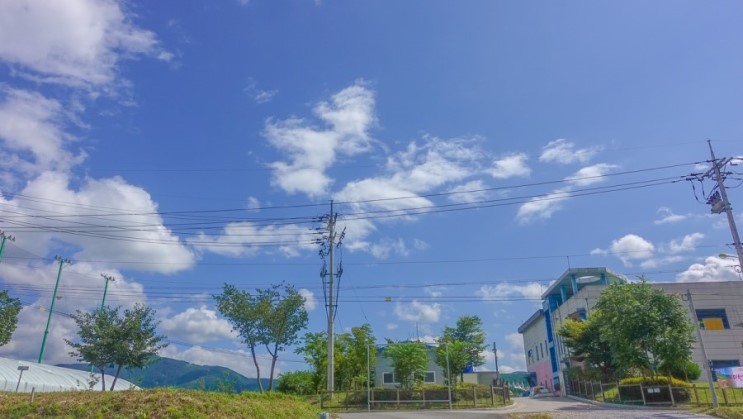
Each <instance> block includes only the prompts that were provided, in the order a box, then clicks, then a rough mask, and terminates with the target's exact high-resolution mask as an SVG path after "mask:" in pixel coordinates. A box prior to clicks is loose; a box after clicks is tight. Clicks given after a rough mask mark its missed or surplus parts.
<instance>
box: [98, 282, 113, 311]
mask: <svg viewBox="0 0 743 419" xmlns="http://www.w3.org/2000/svg"><path fill="white" fill-rule="evenodd" d="M101 277H102V278H103V279H105V280H106V285H105V286H104V287H103V301H101V310H103V306H104V304H106V293H107V292H108V283H109V282H113V281H116V278H114V277H113V276H111V275H106V274H101Z"/></svg>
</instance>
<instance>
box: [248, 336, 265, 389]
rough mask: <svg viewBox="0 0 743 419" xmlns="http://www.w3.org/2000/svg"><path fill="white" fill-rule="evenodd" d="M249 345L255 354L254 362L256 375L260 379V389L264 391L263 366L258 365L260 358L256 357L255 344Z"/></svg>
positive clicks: (252, 353) (251, 351)
mask: <svg viewBox="0 0 743 419" xmlns="http://www.w3.org/2000/svg"><path fill="white" fill-rule="evenodd" d="M249 346H250V354H251V355H252V356H253V364H255V376H256V379H257V380H258V391H260V392H261V393H263V383H262V382H261V367H259V366H258V358H256V355H255V346H254V345H249Z"/></svg>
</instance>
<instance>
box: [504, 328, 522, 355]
mask: <svg viewBox="0 0 743 419" xmlns="http://www.w3.org/2000/svg"><path fill="white" fill-rule="evenodd" d="M506 342H508V344H509V345H511V350H513V351H518V350H521V351H523V350H524V337H523V336H521V333H518V332H514V333H509V334H507V335H506Z"/></svg>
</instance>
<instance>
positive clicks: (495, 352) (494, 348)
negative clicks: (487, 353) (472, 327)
mask: <svg viewBox="0 0 743 419" xmlns="http://www.w3.org/2000/svg"><path fill="white" fill-rule="evenodd" d="M493 356H494V357H495V373H496V374H497V375H498V378H500V372H498V348H497V347H496V346H495V342H493Z"/></svg>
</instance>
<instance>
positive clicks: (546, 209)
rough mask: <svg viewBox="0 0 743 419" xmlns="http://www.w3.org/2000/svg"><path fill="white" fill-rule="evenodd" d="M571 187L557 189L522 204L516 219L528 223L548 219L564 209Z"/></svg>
mask: <svg viewBox="0 0 743 419" xmlns="http://www.w3.org/2000/svg"><path fill="white" fill-rule="evenodd" d="M569 193H570V188H560V189H556V190H555V191H553V192H551V193H549V194H547V195H544V196H540V197H536V198H532V199H531V200H530V201H529V202H526V203H524V204H521V206H520V207H519V210H518V212H517V213H516V219H517V220H518V222H519V223H521V224H528V223H531V222H533V221H535V220H540V219H541V220H547V219H550V218H552V214H554V213H555V212H556V211H558V210H560V209H562V204H563V202H564V201H565V200H567V199H568V198H569V197H570V195H569Z"/></svg>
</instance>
